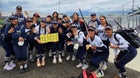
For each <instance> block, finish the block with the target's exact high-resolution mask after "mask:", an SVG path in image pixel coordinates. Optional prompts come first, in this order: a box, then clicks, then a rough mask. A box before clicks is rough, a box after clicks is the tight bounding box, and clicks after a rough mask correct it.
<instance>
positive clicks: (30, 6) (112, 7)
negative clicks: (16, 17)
mask: <svg viewBox="0 0 140 78" xmlns="http://www.w3.org/2000/svg"><path fill="white" fill-rule="evenodd" d="M59 1H60V9H59ZM130 1H131V0H1V4H2V9H3V10H5V11H15V7H16V6H17V5H22V6H23V10H28V11H30V12H31V14H32V13H33V12H37V11H39V12H40V13H42V14H43V13H44V14H48V13H49V14H50V13H52V12H53V11H59V10H61V12H64V13H65V12H72V11H74V12H75V11H77V10H78V9H79V8H81V9H82V10H88V11H89V12H111V11H117V10H121V9H122V5H123V4H126V3H128V2H130ZM135 1H136V4H137V6H138V3H139V4H140V2H139V1H138V0H135ZM125 8H131V3H130V4H128V5H127V4H126V5H125Z"/></svg>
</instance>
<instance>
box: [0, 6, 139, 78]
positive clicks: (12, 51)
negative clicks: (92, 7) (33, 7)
mask: <svg viewBox="0 0 140 78" xmlns="http://www.w3.org/2000/svg"><path fill="white" fill-rule="evenodd" d="M26 14H27V16H28V13H27V12H26ZM39 19H40V21H39ZM51 33H58V36H59V41H58V42H49V43H42V41H41V40H40V35H43V34H51ZM0 38H1V39H0V40H1V45H2V47H3V48H4V50H5V57H4V60H5V66H4V67H3V69H4V70H8V71H9V70H12V69H14V68H15V67H16V66H17V65H18V67H19V73H20V74H23V73H25V72H28V71H29V68H28V66H29V65H28V62H27V61H28V60H29V61H35V62H36V66H37V67H41V66H45V63H46V60H47V59H46V56H49V57H51V58H52V63H54V64H56V63H62V62H63V60H64V59H66V60H67V61H70V60H71V61H75V60H78V62H79V63H78V64H77V65H76V67H77V68H81V69H83V70H85V69H87V68H90V67H91V66H89V63H91V65H92V66H93V67H94V69H93V72H94V73H95V74H96V75H97V77H103V76H104V71H105V70H106V69H107V68H108V66H107V64H108V58H109V49H110V48H112V49H114V53H115V56H114V65H115V66H116V68H117V69H118V74H117V75H116V76H114V77H113V78H127V71H126V69H125V65H126V64H127V63H129V62H130V61H131V60H133V59H134V58H135V57H136V55H137V50H136V48H134V47H132V46H131V45H130V44H129V43H128V42H127V41H126V40H125V39H124V38H123V37H122V36H121V35H119V34H116V33H114V32H113V28H112V26H111V25H110V24H109V23H108V22H107V19H106V17H105V16H100V17H99V20H98V18H97V16H96V14H95V13H92V14H91V20H90V21H89V22H88V26H87V25H86V24H85V21H84V20H82V19H81V18H79V15H78V13H74V14H73V15H72V18H70V17H69V16H67V15H63V16H60V15H59V14H58V13H57V12H54V13H53V14H52V15H48V16H47V17H46V18H40V15H39V14H38V13H34V14H33V17H32V18H29V17H28V18H25V17H24V16H23V14H22V7H21V6H17V7H16V14H14V15H12V16H10V17H9V18H8V19H7V21H6V22H5V24H4V26H3V28H2V29H1V37H0ZM116 38H117V40H116ZM64 47H65V48H64ZM34 50H35V51H34ZM64 50H65V51H64ZM75 51H76V52H75ZM33 54H36V58H34V56H33ZM64 56H65V57H66V58H64ZM27 57H28V58H27ZM87 59H88V61H87Z"/></svg>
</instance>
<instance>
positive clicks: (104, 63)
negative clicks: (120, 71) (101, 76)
mask: <svg viewBox="0 0 140 78" xmlns="http://www.w3.org/2000/svg"><path fill="white" fill-rule="evenodd" d="M107 68H108V67H107V63H106V62H103V65H102V70H106V69H107Z"/></svg>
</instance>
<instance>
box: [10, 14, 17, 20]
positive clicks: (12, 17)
mask: <svg viewBox="0 0 140 78" xmlns="http://www.w3.org/2000/svg"><path fill="white" fill-rule="evenodd" d="M12 19H18V17H17V16H15V15H12V16H10V17H9V20H12Z"/></svg>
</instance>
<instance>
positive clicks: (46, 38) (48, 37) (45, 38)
mask: <svg viewBox="0 0 140 78" xmlns="http://www.w3.org/2000/svg"><path fill="white" fill-rule="evenodd" d="M40 40H41V42H42V43H48V42H58V41H59V38H58V33H53V34H44V35H40Z"/></svg>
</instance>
